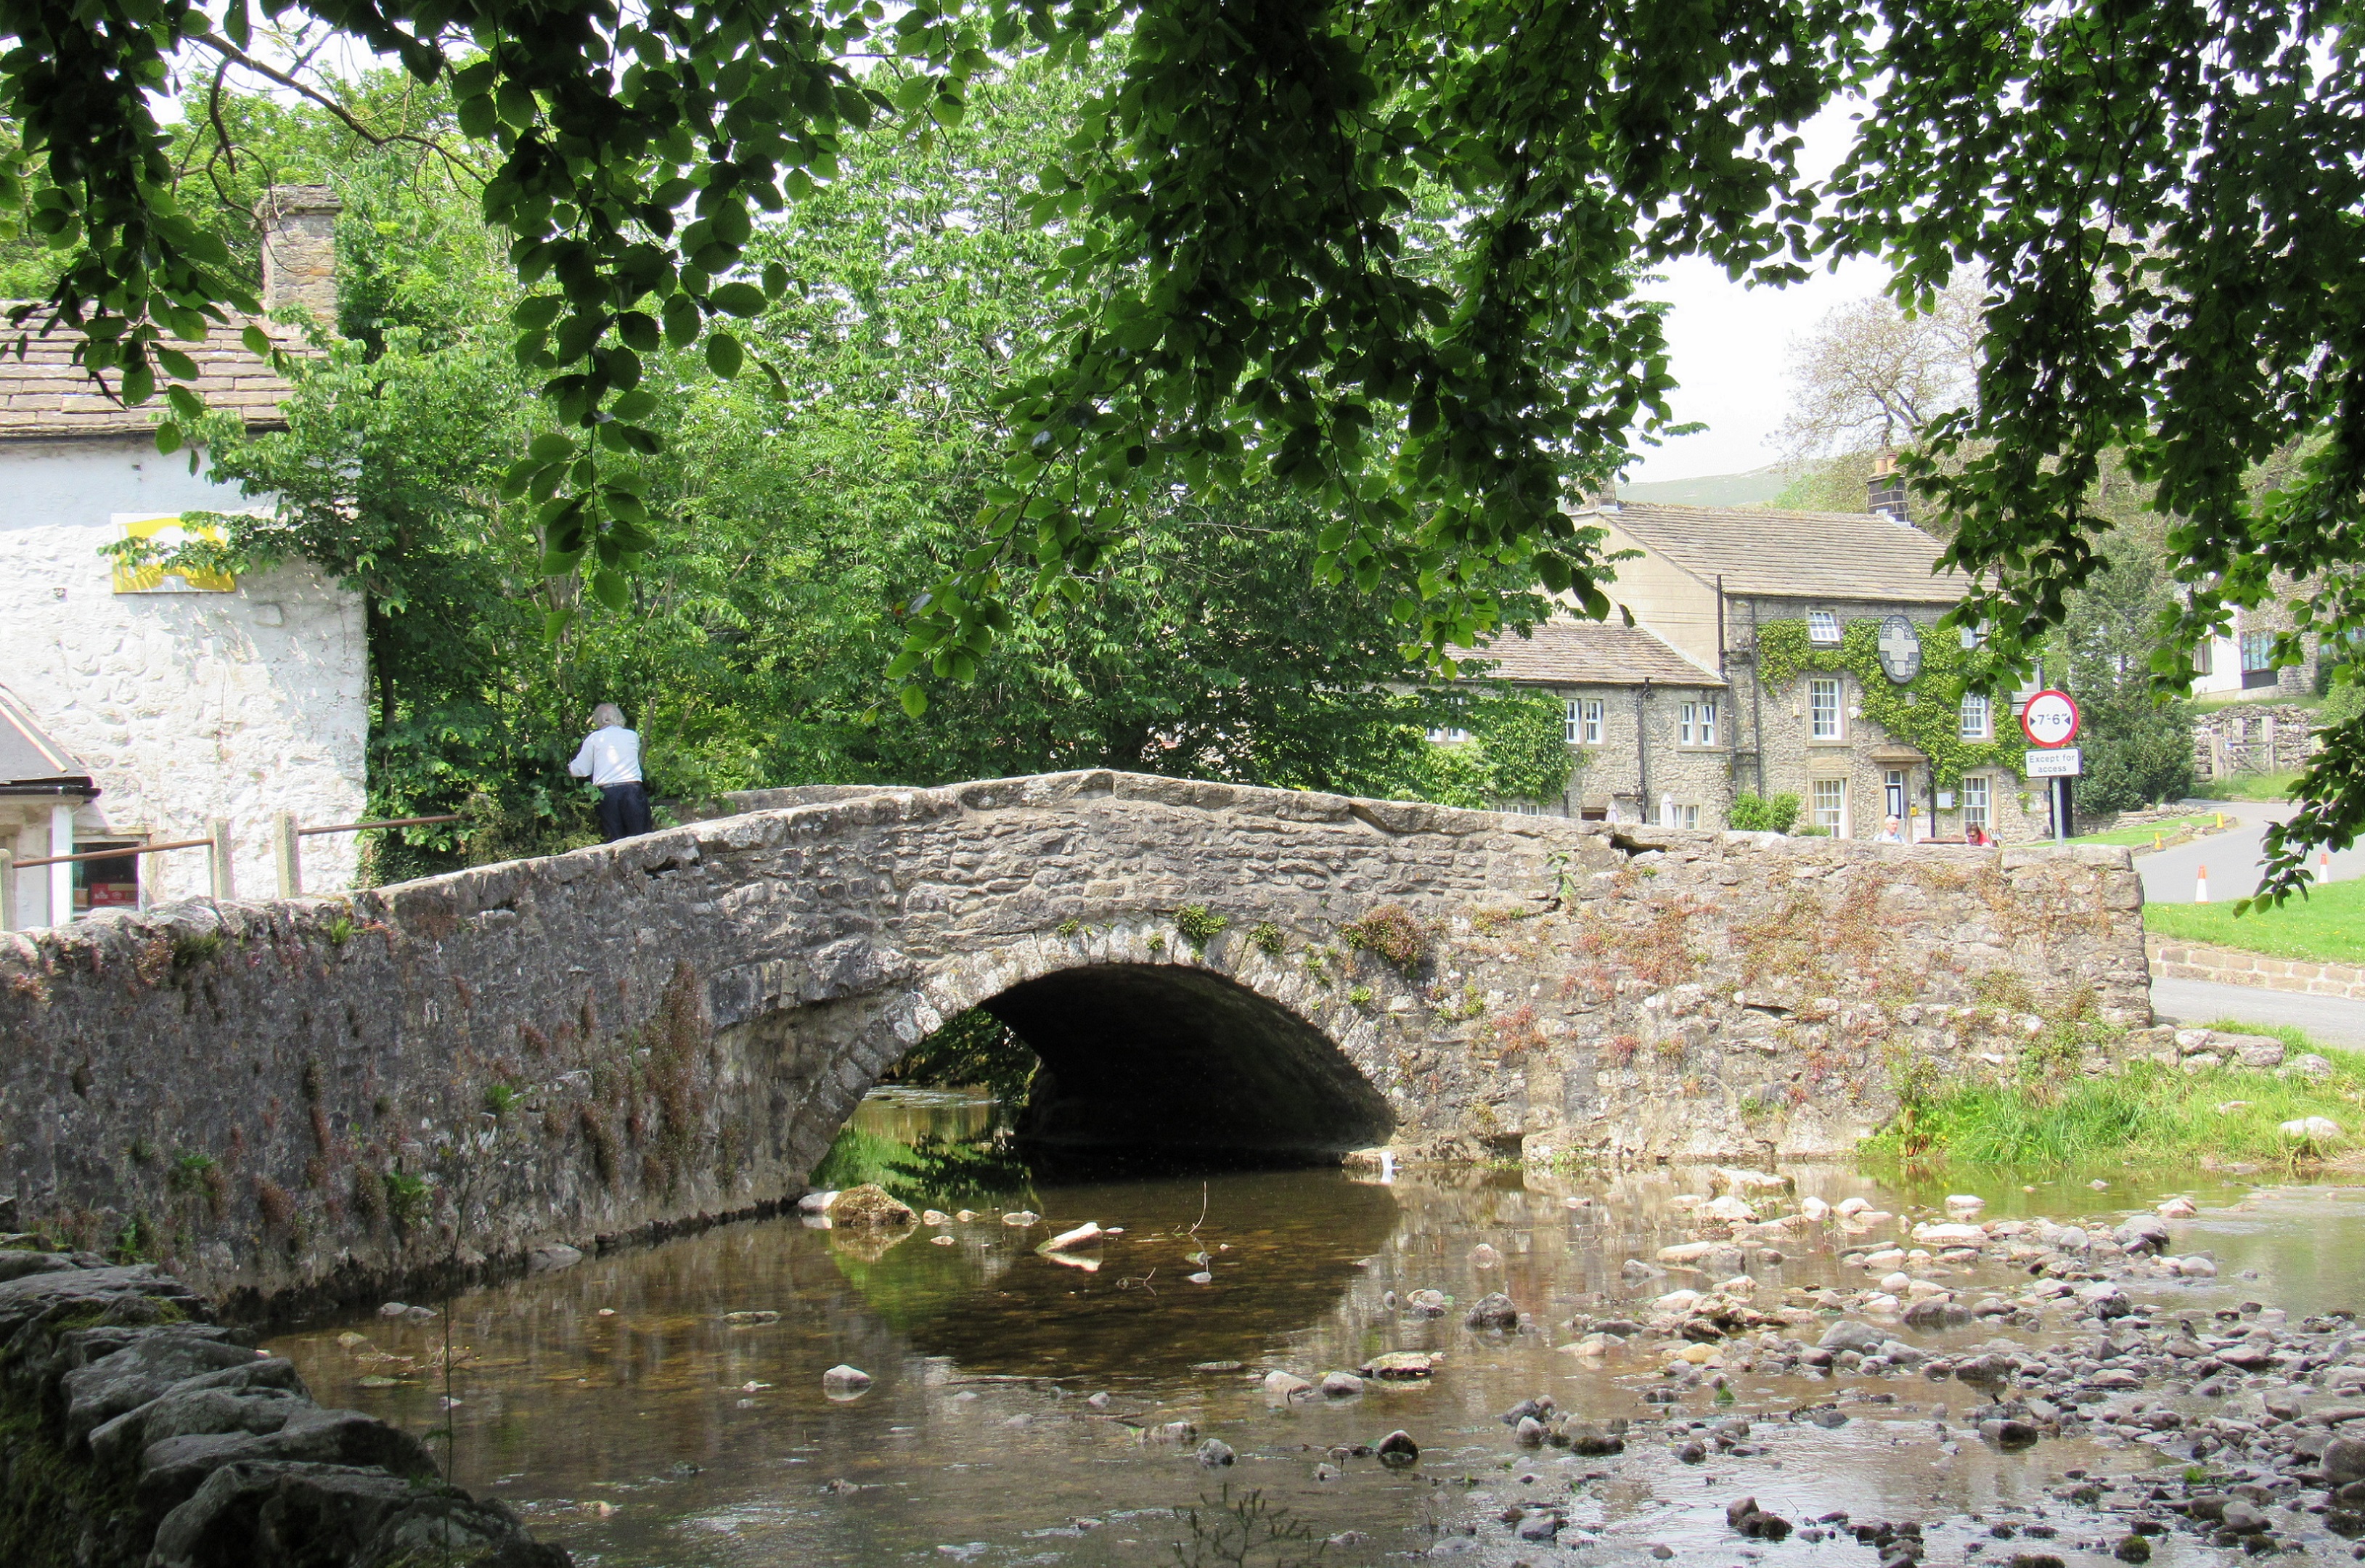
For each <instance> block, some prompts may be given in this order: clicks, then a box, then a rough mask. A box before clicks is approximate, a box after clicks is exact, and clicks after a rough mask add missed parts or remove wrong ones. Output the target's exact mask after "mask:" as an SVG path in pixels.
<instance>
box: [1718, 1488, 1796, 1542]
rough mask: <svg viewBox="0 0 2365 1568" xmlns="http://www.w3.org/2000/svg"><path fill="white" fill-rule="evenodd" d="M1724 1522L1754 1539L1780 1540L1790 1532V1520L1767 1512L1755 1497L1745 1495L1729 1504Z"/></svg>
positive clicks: (1725, 1511)
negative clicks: (1758, 1504)
mask: <svg viewBox="0 0 2365 1568" xmlns="http://www.w3.org/2000/svg"><path fill="white" fill-rule="evenodd" d="M1724 1522H1725V1523H1726V1524H1728V1525H1730V1526H1732V1528H1733V1529H1736V1530H1739V1531H1740V1532H1741V1533H1742V1534H1743V1535H1745V1536H1747V1537H1749V1538H1750V1539H1751V1540H1782V1539H1783V1538H1784V1537H1786V1536H1788V1534H1789V1533H1790V1521H1789V1520H1788V1519H1786V1518H1782V1517H1781V1516H1780V1515H1779V1514H1769V1513H1767V1512H1766V1511H1765V1509H1763V1508H1761V1507H1759V1506H1757V1499H1756V1498H1754V1497H1743V1498H1742V1499H1741V1501H1739V1502H1737V1503H1734V1504H1732V1505H1731V1506H1728V1507H1727V1508H1726V1509H1725V1510H1724Z"/></svg>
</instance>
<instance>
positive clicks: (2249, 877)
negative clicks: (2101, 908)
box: [2135, 801, 2365, 903]
mask: <svg viewBox="0 0 2365 1568" xmlns="http://www.w3.org/2000/svg"><path fill="white" fill-rule="evenodd" d="M2202 809H2206V810H2209V811H2222V812H2225V816H2226V818H2227V820H2228V821H2229V822H2230V821H2233V820H2236V819H2239V820H2240V821H2241V823H2242V824H2243V825H2242V826H2240V827H2237V828H2229V829H2228V830H2227V831H2226V832H2225V833H2214V834H2209V835H2208V836H2207V837H2205V838H2196V839H2194V840H2193V841H2192V842H2191V843H2190V844H2180V845H2178V846H2176V847H2175V848H2173V849H2163V850H2161V851H2160V852H2159V853H2158V854H2157V855H2138V856H2136V857H2135V869H2136V870H2137V871H2139V872H2141V873H2142V875H2143V882H2144V902H2146V903H2191V902H2192V892H2193V882H2194V879H2196V877H2197V876H2198V874H2199V872H2200V870H2201V868H2202V867H2203V866H2206V867H2208V868H2209V898H2210V901H2211V902H2214V903H2231V902H2233V901H2234V900H2236V899H2238V898H2247V897H2248V896H2249V894H2250V893H2251V892H2252V891H2253V890H2256V889H2257V887H2258V885H2259V860H2260V859H2261V858H2262V849H2261V846H2262V843H2263V840H2264V839H2265V837H2266V831H2267V824H2268V823H2270V822H2281V820H2282V819H2283V818H2285V817H2287V816H2289V815H2291V812H2292V808H2291V807H2290V806H2289V805H2286V804H2284V803H2282V802H2281V801H2209V802H2207V803H2206V805H2205V807H2203V808H2196V814H2198V812H2199V810H2202ZM2309 863H2310V864H2311V865H2313V864H2315V861H2314V858H2313V857H2311V858H2310V862H2309ZM2320 874H2321V873H2319V875H2320ZM2350 877H2365V846H2359V847H2358V848H2355V849H2345V850H2342V851H2340V852H2339V853H2337V854H2336V855H2335V856H2333V857H2332V874H2331V876H2330V877H2329V878H2327V880H2330V881H2335V882H2338V881H2345V880H2346V879H2348V878H2350Z"/></svg>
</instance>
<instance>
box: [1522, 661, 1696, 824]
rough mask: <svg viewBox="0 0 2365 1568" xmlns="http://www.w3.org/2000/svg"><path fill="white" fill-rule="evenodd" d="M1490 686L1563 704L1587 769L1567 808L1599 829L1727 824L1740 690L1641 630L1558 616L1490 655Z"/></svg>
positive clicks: (1553, 809)
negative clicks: (1733, 692)
mask: <svg viewBox="0 0 2365 1568" xmlns="http://www.w3.org/2000/svg"><path fill="white" fill-rule="evenodd" d="M1478 657H1479V658H1480V659H1483V660H1485V661H1488V664H1489V666H1490V667H1488V668H1487V669H1486V670H1485V672H1484V678H1487V679H1492V680H1500V681H1504V682H1506V683H1508V684H1509V685H1512V686H1515V687H1519V688H1523V689H1530V690H1541V691H1546V692H1549V693H1551V694H1552V696H1553V697H1554V698H1556V699H1558V700H1559V701H1560V703H1561V709H1562V715H1563V717H1562V723H1563V735H1564V738H1565V739H1566V740H1567V742H1568V745H1569V749H1570V750H1571V751H1572V752H1574V753H1575V755H1576V770H1575V772H1574V773H1573V774H1571V775H1570V778H1569V782H1568V789H1567V791H1566V792H1565V793H1564V795H1563V797H1562V798H1561V799H1560V800H1558V801H1541V802H1520V803H1519V805H1518V806H1517V807H1516V808H1515V809H1522V810H1524V809H1529V808H1530V807H1531V806H1532V807H1539V808H1540V809H1541V810H1542V811H1543V812H1544V813H1545V814H1546V815H1550V816H1565V817H1578V818H1582V819H1584V820H1586V821H1588V822H1612V823H1621V822H1622V823H1668V824H1671V825H1674V826H1676V827H1711V828H1721V827H1722V826H1724V825H1725V812H1726V808H1727V807H1728V806H1729V805H1730V803H1731V801H1732V707H1731V702H1730V700H1729V697H1728V690H1729V689H1728V687H1727V685H1726V682H1725V680H1724V678H1722V677H1721V676H1719V675H1718V674H1717V673H1716V672H1715V671H1714V670H1713V669H1710V668H1708V667H1706V666H1702V665H1699V664H1697V663H1695V662H1693V661H1692V660H1691V659H1689V658H1687V657H1686V656H1684V655H1682V654H1680V653H1678V652H1676V649H1674V648H1673V647H1670V646H1669V645H1668V644H1666V643H1664V641H1662V640H1661V639H1659V638H1658V637H1656V636H1654V635H1653V634H1652V633H1650V632H1649V631H1648V630H1646V629H1644V628H1642V627H1641V626H1626V625H1621V624H1617V623H1614V622H1597V621H1576V620H1571V619H1568V618H1566V617H1554V618H1553V619H1552V620H1551V621H1547V622H1544V623H1543V624H1541V625H1540V626H1538V627H1536V628H1535V630H1534V631H1533V633H1530V634H1528V635H1524V636H1523V635H1521V634H1519V633H1515V632H1513V633H1504V634H1503V635H1502V636H1500V637H1498V638H1496V639H1495V640H1494V641H1493V642H1491V643H1488V644H1485V646H1484V647H1483V648H1481V649H1480V650H1479V652H1478Z"/></svg>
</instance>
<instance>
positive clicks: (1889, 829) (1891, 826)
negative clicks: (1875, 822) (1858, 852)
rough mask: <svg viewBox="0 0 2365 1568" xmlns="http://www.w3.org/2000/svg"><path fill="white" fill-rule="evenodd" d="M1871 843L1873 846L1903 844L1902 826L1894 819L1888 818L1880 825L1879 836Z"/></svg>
mask: <svg viewBox="0 0 2365 1568" xmlns="http://www.w3.org/2000/svg"><path fill="white" fill-rule="evenodd" d="M1873 842H1874V843H1875V844H1902V843H1904V842H1905V834H1904V833H1903V831H1902V824H1901V823H1899V822H1898V820H1897V819H1896V818H1895V817H1890V818H1889V819H1888V820H1887V821H1885V822H1883V823H1881V824H1880V836H1879V837H1878V838H1876V839H1874V840H1873Z"/></svg>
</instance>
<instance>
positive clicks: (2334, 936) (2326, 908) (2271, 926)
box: [2144, 879, 2365, 964]
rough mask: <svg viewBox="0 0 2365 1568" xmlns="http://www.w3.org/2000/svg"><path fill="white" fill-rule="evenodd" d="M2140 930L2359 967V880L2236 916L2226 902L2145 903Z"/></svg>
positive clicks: (2363, 916) (2363, 936) (2363, 914)
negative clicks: (2142, 927)
mask: <svg viewBox="0 0 2365 1568" xmlns="http://www.w3.org/2000/svg"><path fill="white" fill-rule="evenodd" d="M2144 929H2145V930H2146V931H2150V932H2154V933H2157V934H2158V935H2162V936H2173V937H2177V938H2180V939H2181V940H2183V941H2186V942H2207V943H2209V944H2211V945H2213V946H2219V947H2239V948H2241V949H2242V950H2243V951H2244V952H2246V953H2264V954H2266V955H2267V956H2268V957H2269V958H2300V959H2304V960H2305V961H2307V962H2309V963H2316V964H2365V879H2357V880H2351V881H2346V882H2326V883H2324V884H2323V885H2321V886H2320V887H2317V888H2315V889H2314V890H2312V891H2310V892H2309V893H2308V895H2307V896H2306V897H2305V898H2303V899H2291V900H2288V901H2286V902H2283V903H2281V904H2280V905H2278V906H2275V907H2273V908H2270V909H2254V910H2252V911H2250V912H2249V913H2247V914H2244V915H2241V916H2238V917H2237V916H2236V914H2235V913H2234V906H2233V904H2232V903H2231V902H2226V903H2149V904H2146V905H2144Z"/></svg>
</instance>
